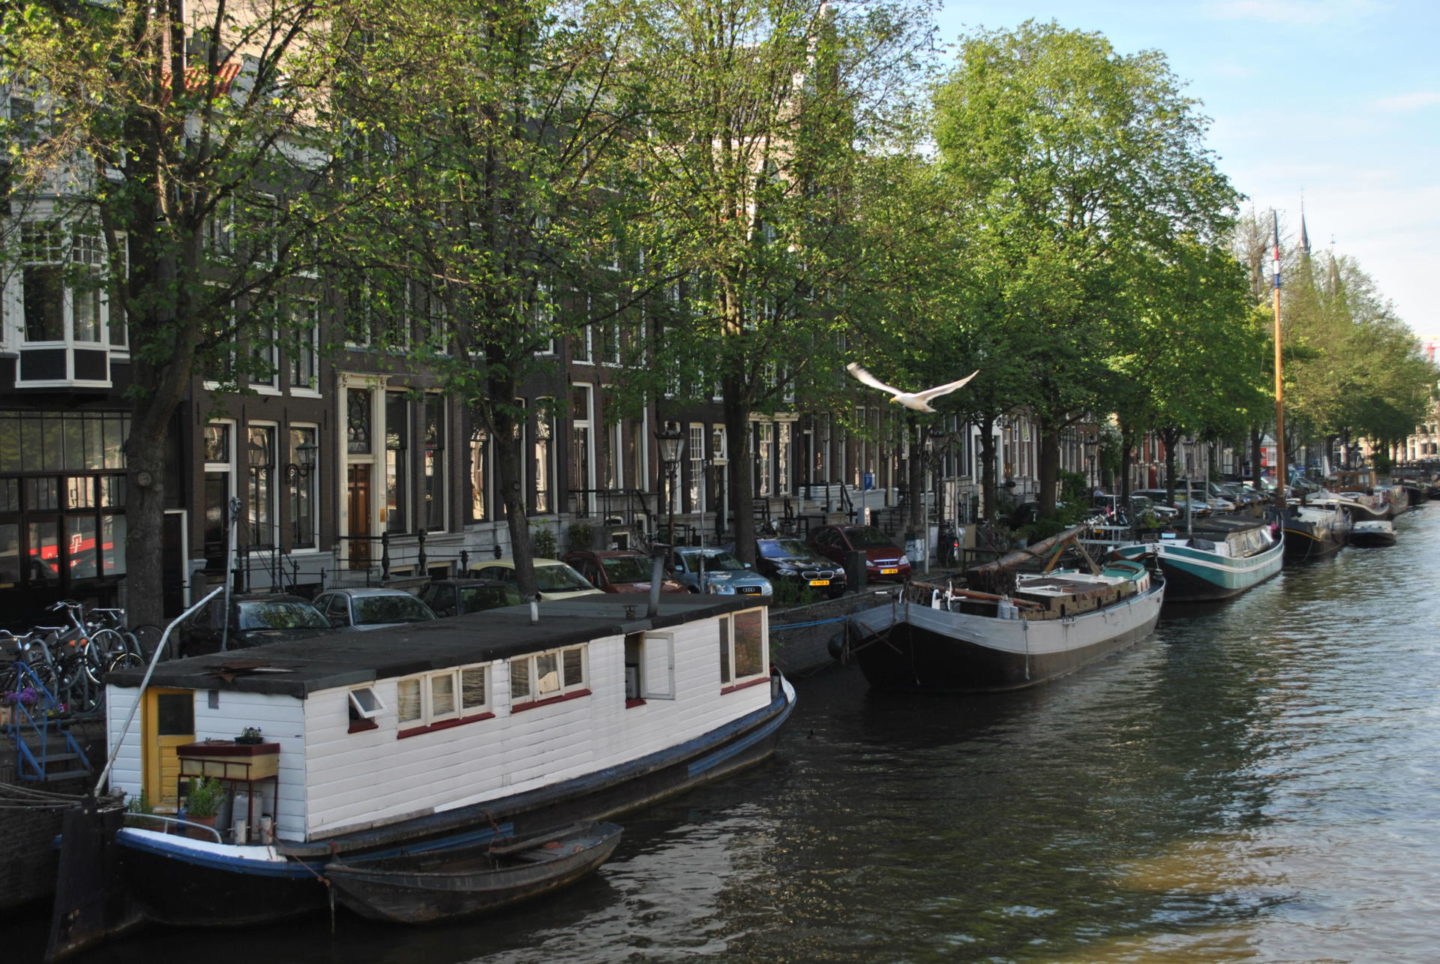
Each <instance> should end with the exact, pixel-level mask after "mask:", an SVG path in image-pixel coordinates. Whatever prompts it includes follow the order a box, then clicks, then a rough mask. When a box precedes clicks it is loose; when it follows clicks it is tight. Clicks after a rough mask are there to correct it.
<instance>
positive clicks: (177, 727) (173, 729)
mask: <svg viewBox="0 0 1440 964" xmlns="http://www.w3.org/2000/svg"><path fill="white" fill-rule="evenodd" d="M155 711H156V712H155V724H156V729H157V733H158V735H159V736H189V735H190V734H192V733H194V732H195V696H194V694H193V693H190V692H185V693H156V694H155Z"/></svg>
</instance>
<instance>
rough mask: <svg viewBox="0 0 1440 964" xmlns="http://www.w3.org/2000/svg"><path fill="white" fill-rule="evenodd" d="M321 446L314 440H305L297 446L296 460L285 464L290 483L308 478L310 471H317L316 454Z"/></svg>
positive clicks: (286, 476)
mask: <svg viewBox="0 0 1440 964" xmlns="http://www.w3.org/2000/svg"><path fill="white" fill-rule="evenodd" d="M319 449H320V446H318V445H316V444H315V443H314V442H304V443H302V444H300V445H297V446H295V461H294V462H291V463H290V464H288V465H286V466H285V480H286V481H287V482H290V483H292V484H293V483H295V482H299V481H301V480H303V479H308V478H309V477H310V473H311V472H313V471H315V460H316V454H317V452H318V451H319Z"/></svg>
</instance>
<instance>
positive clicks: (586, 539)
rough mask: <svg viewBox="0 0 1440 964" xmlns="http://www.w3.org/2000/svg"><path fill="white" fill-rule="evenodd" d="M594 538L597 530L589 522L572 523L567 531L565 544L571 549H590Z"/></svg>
mask: <svg viewBox="0 0 1440 964" xmlns="http://www.w3.org/2000/svg"><path fill="white" fill-rule="evenodd" d="M594 538H595V530H594V529H592V528H591V526H590V523H588V522H572V523H571V524H570V527H569V528H568V529H566V530H565V544H566V545H567V546H569V547H570V548H571V549H589V548H590V547H591V546H592V545H594V542H593V540H594Z"/></svg>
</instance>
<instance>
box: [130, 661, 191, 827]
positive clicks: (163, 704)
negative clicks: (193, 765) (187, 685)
mask: <svg viewBox="0 0 1440 964" xmlns="http://www.w3.org/2000/svg"><path fill="white" fill-rule="evenodd" d="M141 725H142V726H143V727H144V733H145V736H144V744H143V746H144V753H143V757H144V765H145V775H144V783H143V789H144V791H145V799H146V800H148V801H149V802H150V806H151V807H152V808H153V809H155V810H157V811H168V812H172V813H173V812H174V811H175V809H176V808H177V807H178V806H179V799H178V797H177V788H178V786H179V782H180V758H179V756H178V755H177V754H176V753H175V748H176V747H178V746H183V745H184V744H186V743H194V742H195V691H194V690H172V689H161V688H158V687H157V688H155V689H150V690H146V691H145V706H144V709H143V711H142V723H141Z"/></svg>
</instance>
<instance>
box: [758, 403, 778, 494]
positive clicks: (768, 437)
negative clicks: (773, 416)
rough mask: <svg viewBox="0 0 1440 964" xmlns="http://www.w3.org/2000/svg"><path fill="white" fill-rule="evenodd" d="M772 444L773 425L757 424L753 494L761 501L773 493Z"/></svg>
mask: <svg viewBox="0 0 1440 964" xmlns="http://www.w3.org/2000/svg"><path fill="white" fill-rule="evenodd" d="M774 443H775V423H774V422H759V423H757V424H756V426H755V494H756V495H758V496H759V497H760V498H762V499H768V498H769V497H770V496H771V495H772V494H773V492H774V488H773V484H774V476H773V468H772V465H773V463H772V456H773V454H774Z"/></svg>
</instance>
